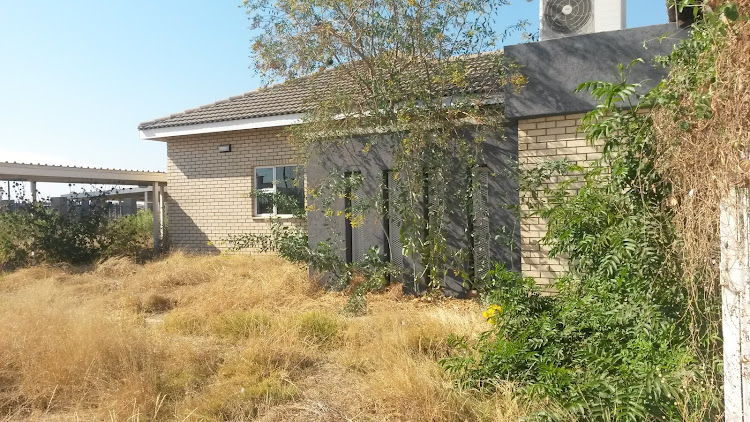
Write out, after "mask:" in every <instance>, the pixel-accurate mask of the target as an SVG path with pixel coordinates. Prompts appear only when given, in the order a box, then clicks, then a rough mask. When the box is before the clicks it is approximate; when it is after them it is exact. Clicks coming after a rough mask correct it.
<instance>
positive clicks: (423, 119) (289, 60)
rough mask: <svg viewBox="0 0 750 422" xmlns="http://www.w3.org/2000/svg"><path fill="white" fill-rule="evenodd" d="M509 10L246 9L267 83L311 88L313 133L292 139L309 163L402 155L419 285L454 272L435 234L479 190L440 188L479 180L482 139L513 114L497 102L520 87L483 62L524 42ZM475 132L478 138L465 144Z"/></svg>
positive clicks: (289, 3) (460, 3)
mask: <svg viewBox="0 0 750 422" xmlns="http://www.w3.org/2000/svg"><path fill="white" fill-rule="evenodd" d="M506 4H508V1H507V0H344V1H341V0H309V1H300V0H274V1H271V0H246V1H245V6H246V7H247V9H248V14H249V15H250V19H251V21H252V22H253V27H254V28H255V29H257V30H258V32H257V34H258V35H257V36H256V37H255V38H254V40H253V41H254V42H253V46H252V49H253V55H254V59H255V62H256V67H257V70H258V72H259V73H260V74H262V75H263V76H264V77H265V78H266V81H267V82H272V81H277V80H290V81H291V82H289V83H295V82H294V81H295V80H296V81H299V80H304V81H305V86H307V87H308V88H309V89H308V90H307V91H305V93H304V99H303V101H304V102H305V107H306V109H307V110H308V112H307V115H306V117H305V119H304V124H303V125H298V126H297V127H294V128H292V129H291V138H292V140H293V142H294V143H295V144H296V145H297V146H298V147H299V150H300V152H301V153H302V156H303V158H309V157H310V156H311V155H314V154H315V153H316V152H319V151H321V149H323V148H325V147H326V145H329V144H331V143H335V142H346V141H347V140H349V139H352V138H355V137H361V136H363V135H367V145H366V147H365V151H363V152H364V153H367V150H368V149H369V148H370V147H373V146H376V145H377V146H378V147H379V148H388V149H389V150H390V151H391V152H392V154H393V156H394V157H395V164H394V168H393V169H392V170H393V171H394V172H395V174H396V175H397V177H398V180H399V183H400V185H401V192H402V194H401V195H399V197H398V198H392V200H391V203H392V205H391V206H393V207H395V208H396V209H398V210H399V212H401V214H402V218H403V226H402V234H401V237H402V239H401V241H402V243H403V244H404V246H405V248H406V250H407V252H410V253H415V254H417V255H419V256H420V257H421V261H422V264H423V265H424V268H425V270H424V272H423V273H421V274H415V278H420V277H421V276H427V277H429V279H431V280H436V279H438V278H439V276H440V274H441V272H443V271H444V264H445V261H446V260H447V259H449V256H450V255H455V254H456V253H458V251H448V250H446V244H445V233H444V228H443V225H442V224H430V222H441V221H444V218H445V213H446V209H447V208H448V207H447V206H446V204H447V203H457V202H453V201H468V200H469V197H470V195H471V181H470V177H469V176H467V177H466V178H465V180H464V183H463V186H462V187H460V188H447V187H446V186H447V185H446V184H445V183H440V181H444V180H449V178H450V177H452V176H455V169H456V168H457V167H456V166H459V167H458V168H460V167H463V168H465V169H466V170H467V174H470V170H471V168H472V166H474V165H476V163H478V162H479V157H480V155H481V148H480V144H481V142H482V139H483V136H482V135H481V132H483V131H493V130H496V129H498V128H499V127H501V126H502V124H503V110H502V108H501V107H499V106H496V105H493V104H494V103H495V102H494V101H493V100H494V99H496V98H497V95H498V94H499V91H500V90H501V89H502V88H503V86H504V85H505V84H506V82H507V79H508V78H511V79H513V81H521V80H522V78H520V77H519V76H515V77H514V76H512V75H513V74H514V73H513V72H512V71H511V67H510V66H509V65H508V63H506V62H505V60H504V59H503V56H502V55H501V54H496V53H495V54H492V53H490V54H483V55H480V56H477V54H479V53H487V52H489V51H493V50H496V49H497V48H498V46H499V43H500V42H501V41H502V40H503V39H504V38H505V37H506V36H507V35H508V33H509V32H510V31H523V30H524V28H525V25H526V22H519V23H518V24H516V25H514V26H512V27H511V28H509V29H506V30H504V31H498V30H497V29H496V27H497V18H498V17H499V9H500V7H501V6H504V5H506ZM477 63H480V64H477ZM478 67H481V69H479V68H478ZM488 75H489V78H488ZM302 78H304V79H302ZM311 81H312V82H311ZM315 81H319V82H321V83H315ZM331 84H335V86H336V87H337V89H335V90H333V89H331ZM310 87H311V88H310ZM479 125H481V129H477V128H478V127H480V126H479ZM470 127H471V128H473V129H472V130H475V131H476V132H475V136H470V137H469V136H467V135H466V130H467V128H470ZM427 177H429V179H430V180H431V181H433V183H432V184H431V186H430V191H429V201H426V200H425V199H424V195H423V193H424V192H425V189H426V179H427ZM420 201H424V202H426V203H425V204H422V205H423V206H424V207H426V208H427V209H428V212H423V210H422V209H421V208H420V206H419V204H418V203H419V202H420Z"/></svg>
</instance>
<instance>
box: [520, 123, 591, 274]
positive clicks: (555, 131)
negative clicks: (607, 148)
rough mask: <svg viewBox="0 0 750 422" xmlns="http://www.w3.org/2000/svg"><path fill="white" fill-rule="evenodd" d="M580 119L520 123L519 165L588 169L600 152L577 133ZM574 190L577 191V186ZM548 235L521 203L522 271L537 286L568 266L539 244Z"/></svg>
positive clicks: (524, 166) (537, 218)
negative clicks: (568, 164)
mask: <svg viewBox="0 0 750 422" xmlns="http://www.w3.org/2000/svg"><path fill="white" fill-rule="evenodd" d="M581 117H583V114H569V115H561V116H553V117H542V118H538V119H529V120H520V121H519V122H518V160H519V164H520V166H521V167H522V168H530V167H534V166H536V165H537V164H539V163H542V162H544V161H548V160H553V159H561V158H567V159H568V160H570V161H573V162H576V163H577V164H579V165H582V166H586V165H587V164H588V163H590V162H591V161H593V160H596V159H598V158H600V157H601V154H600V152H599V150H598V149H597V148H596V147H593V146H591V145H589V144H588V143H587V141H586V137H585V135H584V134H583V133H578V127H579V126H580V124H581V121H580V119H581ZM551 183H553V182H550V184H551ZM571 187H573V188H575V184H573V185H572V186H571ZM546 232H547V224H546V221H544V219H542V218H541V217H539V216H536V215H534V214H533V213H532V211H531V210H529V209H528V207H527V206H526V205H524V204H521V271H522V273H523V274H524V276H529V277H534V278H536V280H537V283H539V284H541V285H545V286H546V285H549V283H551V282H552V281H553V280H554V279H555V277H556V276H557V275H558V274H559V273H560V272H562V271H564V270H565V266H566V265H567V264H566V262H565V260H564V259H551V258H549V255H548V249H547V248H546V247H545V246H543V245H541V244H540V243H539V241H540V240H541V239H542V237H543V236H544V234H545V233H546Z"/></svg>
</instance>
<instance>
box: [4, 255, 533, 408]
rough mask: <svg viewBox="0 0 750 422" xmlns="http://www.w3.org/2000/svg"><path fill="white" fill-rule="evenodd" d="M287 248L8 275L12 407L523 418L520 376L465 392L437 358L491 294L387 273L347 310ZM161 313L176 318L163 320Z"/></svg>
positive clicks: (479, 324)
mask: <svg viewBox="0 0 750 422" xmlns="http://www.w3.org/2000/svg"><path fill="white" fill-rule="evenodd" d="M346 302H347V297H346V296H345V295H344V294H337V293H324V292H322V291H321V290H320V288H319V287H318V286H316V285H315V283H311V282H309V281H308V279H307V274H306V271H305V270H304V269H302V268H299V267H296V266H294V265H290V264H288V263H285V262H283V261H282V260H281V259H279V258H276V257H266V256H262V257H240V256H235V257H218V256H211V257H207V256H190V255H185V254H175V255H172V256H170V257H168V258H165V259H163V260H161V261H158V262H154V263H149V264H146V265H136V264H134V263H132V262H128V261H127V260H113V261H107V262H103V263H100V264H99V265H97V266H94V267H91V268H86V269H75V268H69V267H67V268H66V267H59V268H58V267H35V268H29V269H24V270H21V271H18V272H15V273H12V274H6V275H4V276H2V278H0V415H7V416H5V417H4V419H3V418H0V420H3V421H4V420H22V419H29V420H65V419H75V418H76V417H78V418H79V419H86V420H91V419H99V420H102V419H105V420H123V421H125V420H131V421H132V420H141V421H150V420H154V421H156V420H158V421H162V420H180V421H182V420H185V421H191V420H195V421H202V420H256V419H257V420H264V421H275V420H278V421H282V420H283V421H287V420H290V421H294V420H298V421H315V420H318V421H336V420H342V421H343V420H383V421H384V420H427V421H464V420H499V421H504V420H507V421H511V420H513V421H514V420H517V419H518V418H519V417H522V416H524V415H526V414H527V413H528V412H529V408H528V407H527V406H526V405H524V404H522V403H521V402H519V401H518V400H516V399H515V398H513V394H512V390H511V388H510V387H508V388H507V389H501V390H500V392H499V393H497V394H495V395H494V396H486V395H477V394H476V393H472V392H463V391H458V390H456V389H455V388H454V387H453V384H452V380H451V379H450V378H449V377H448V376H447V375H446V374H445V373H444V372H443V371H442V370H441V368H440V367H439V364H438V361H439V359H440V358H442V357H445V356H446V354H447V353H448V351H449V348H448V344H447V342H446V340H447V338H448V336H449V335H451V334H457V335H469V336H472V335H476V334H477V333H479V332H481V331H482V330H484V329H485V328H487V327H486V323H485V322H484V321H483V320H482V319H481V313H480V310H479V309H478V305H477V304H475V303H472V302H467V301H457V300H447V299H446V300H415V299H412V298H410V297H404V296H403V295H401V293H400V289H399V288H398V287H390V288H387V289H385V290H384V291H383V292H381V293H379V294H377V295H374V296H372V297H371V298H369V307H368V309H369V311H368V314H367V315H365V316H357V317H353V316H348V315H346V314H345V313H344V312H343V309H344V307H345V305H346ZM153 321H157V322H161V321H163V324H162V323H160V324H154V323H153Z"/></svg>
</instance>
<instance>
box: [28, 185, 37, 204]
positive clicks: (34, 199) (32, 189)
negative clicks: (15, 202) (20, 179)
mask: <svg viewBox="0 0 750 422" xmlns="http://www.w3.org/2000/svg"><path fill="white" fill-rule="evenodd" d="M29 184H30V185H31V186H30V188H31V202H36V182H30V183H29Z"/></svg>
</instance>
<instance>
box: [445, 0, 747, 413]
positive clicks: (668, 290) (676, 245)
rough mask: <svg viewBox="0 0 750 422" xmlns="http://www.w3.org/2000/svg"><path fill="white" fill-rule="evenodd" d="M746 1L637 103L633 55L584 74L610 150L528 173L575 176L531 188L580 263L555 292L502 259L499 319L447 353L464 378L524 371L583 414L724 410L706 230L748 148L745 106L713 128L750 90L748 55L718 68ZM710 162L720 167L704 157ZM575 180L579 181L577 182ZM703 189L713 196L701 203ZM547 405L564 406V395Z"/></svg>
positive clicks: (467, 381) (528, 391)
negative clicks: (617, 65) (605, 77)
mask: <svg viewBox="0 0 750 422" xmlns="http://www.w3.org/2000/svg"><path fill="white" fill-rule="evenodd" d="M690 3H691V2H685V4H683V6H686V5H687V6H686V7H690ZM740 12H742V16H747V15H746V13H747V12H748V10H747V2H744V3H743V4H742V5H741V6H740V9H739V10H738V9H737V6H736V5H734V4H723V5H721V6H717V7H716V8H715V9H714V10H713V11H711V10H703V12H702V15H703V19H702V20H700V21H699V22H698V23H696V24H695V25H694V28H693V32H692V34H691V36H690V37H689V38H688V39H687V40H686V41H684V42H682V43H681V44H680V46H679V47H678V48H677V49H676V50H675V51H674V53H673V54H671V55H670V56H669V57H665V58H663V59H662V62H663V63H664V64H666V65H668V66H669V69H670V78H669V80H667V81H664V82H662V83H661V84H660V85H659V86H658V87H657V88H655V89H654V90H652V91H651V92H649V93H648V94H646V95H645V96H644V97H642V98H640V102H639V104H638V105H637V106H634V105H633V104H632V103H631V102H630V101H631V100H632V99H633V95H634V93H635V88H636V87H637V85H634V84H630V83H628V82H627V80H626V76H627V68H624V67H623V68H621V75H622V80H621V81H620V82H619V83H599V82H595V83H587V84H583V85H582V86H581V87H580V89H581V90H589V91H591V92H592V93H593V95H594V96H595V97H596V98H597V99H598V100H600V101H601V102H602V105H601V106H600V107H598V108H597V109H596V110H594V111H592V112H591V113H589V114H588V115H587V116H586V117H585V118H584V123H583V126H582V130H584V131H585V133H586V135H587V139H588V140H589V141H590V142H591V143H592V144H593V143H595V142H603V158H602V160H601V161H600V162H598V163H595V164H594V165H593V166H592V167H591V168H589V169H585V170H583V169H580V168H578V167H572V166H568V165H566V164H565V163H548V164H545V165H544V166H542V167H541V168H539V169H536V170H535V171H533V172H531V177H530V180H531V181H532V182H533V181H534V180H537V181H540V180H545V179H546V177H547V176H550V175H559V176H563V177H562V178H563V179H564V180H565V181H564V182H563V183H561V184H560V185H559V188H558V189H555V190H551V191H547V192H543V193H544V195H530V199H532V202H533V204H534V205H535V206H536V207H537V209H538V210H539V213H540V215H541V216H542V217H544V218H546V219H547V220H548V232H547V235H546V237H545V242H546V243H547V245H548V246H549V247H550V248H551V252H550V255H551V256H553V257H554V256H566V257H567V258H568V261H569V263H570V272H569V273H568V274H567V275H566V276H565V277H562V278H560V279H559V280H558V281H557V283H556V285H555V287H556V289H557V292H558V293H557V294H556V295H555V296H552V297H545V296H543V295H541V294H540V291H539V289H538V287H536V285H535V284H534V282H533V280H531V279H522V278H521V277H520V276H518V275H517V274H512V273H509V272H507V271H505V270H504V269H502V268H496V269H495V271H493V272H492V273H491V274H490V276H489V279H488V280H487V284H486V285H485V291H484V293H483V298H484V300H485V301H486V302H487V304H488V305H490V304H491V305H494V306H495V307H494V308H492V309H493V310H494V311H493V312H491V314H492V315H491V318H492V322H493V323H494V324H495V328H494V329H493V330H491V331H489V332H487V333H485V334H484V335H483V336H481V337H480V338H479V340H478V341H469V340H466V339H456V340H455V341H454V344H455V345H456V346H457V351H456V354H455V355H454V356H453V357H451V358H449V359H446V360H444V362H443V365H444V367H446V368H447V369H448V370H449V371H451V372H453V373H456V374H458V375H460V376H461V377H462V382H461V385H464V386H471V387H475V388H479V389H480V390H484V391H488V390H489V391H491V390H492V388H493V386H494V384H495V383H496V382H498V381H500V380H503V381H508V380H510V381H515V382H518V383H520V384H521V385H522V389H521V391H522V393H523V394H524V395H526V396H527V397H529V398H531V399H539V398H547V399H550V400H552V402H553V403H556V404H558V405H559V406H560V407H559V409H564V410H565V411H567V412H568V413H566V414H565V415H564V416H563V418H565V417H569V414H573V415H575V417H576V419H577V420H639V421H640V420H693V421H703V420H721V419H722V389H721V362H722V361H721V341H720V332H719V326H718V321H719V318H720V315H721V311H720V297H718V295H717V292H718V290H717V282H718V277H717V274H716V270H715V266H714V265H715V264H714V262H715V261H712V259H715V258H716V255H715V252H713V251H715V250H716V249H715V248H716V247H717V245H713V244H711V245H709V244H707V243H706V242H707V241H708V242H715V241H716V239H717V235H718V229H717V224H718V203H719V199H720V197H721V195H723V194H725V193H726V192H727V191H728V188H729V187H733V186H736V185H733V183H736V181H737V178H735V177H727V176H726V173H725V170H726V169H729V170H730V171H729V173H730V174H732V175H736V174H737V172H736V171H735V170H733V167H731V166H729V167H724V163H725V162H726V161H727V160H730V161H734V160H738V159H742V157H743V155H742V151H743V150H744V147H742V145H744V144H743V143H742V142H743V141H742V139H743V138H742V136H744V135H742V136H741V135H740V133H741V132H742V131H741V130H740V128H742V127H744V128H746V125H747V120H746V119H745V120H744V121H737V120H735V121H733V122H732V123H730V124H729V125H728V130H727V131H724V130H721V131H720V133H718V134H717V133H716V132H713V131H712V130H711V128H713V129H718V127H719V126H721V125H722V123H721V122H722V121H723V120H721V118H718V117H717V114H716V112H717V111H718V110H719V109H720V108H721V107H724V106H728V103H727V102H726V97H725V96H729V97H734V96H736V95H738V94H741V92H736V91H734V90H733V89H735V88H739V89H740V91H742V90H743V89H745V91H744V92H747V91H746V88H744V87H743V86H738V85H737V84H736V81H737V80H738V79H737V78H738V77H739V76H738V75H742V74H747V62H746V61H744V62H742V61H741V60H740V61H737V60H736V59H732V60H733V62H734V63H735V64H736V65H737V66H738V67H739V68H735V70H736V71H737V72H738V73H737V74H727V73H724V75H725V77H726V78H728V79H722V78H719V77H718V76H719V75H718V73H717V64H718V63H719V62H717V58H719V57H723V55H724V54H726V49H727V48H728V46H731V45H732V44H733V42H734V41H735V37H738V36H739V33H740V32H741V31H744V33H745V34H746V33H747V32H746V31H747V23H746V21H745V20H744V19H745V18H742V20H738V19H739V18H740V16H741V15H740ZM696 14H697V13H696ZM734 48H736V46H735V47H734ZM735 52H736V51H735ZM741 63H742V64H741ZM742 66H744V67H742ZM718 69H721V68H720V67H719V68H718ZM727 81H735V82H732V83H730V84H729V86H727V85H726V84H727ZM743 98H744V97H743ZM742 101H744V103H743V104H744V107H745V108H744V109H743V110H744V111H742V112H741V113H745V115H746V113H747V102H746V100H742ZM732 110H733V111H734V112H735V114H734V116H735V118H736V117H737V114H736V113H738V112H740V111H739V110H738V109H737V108H735V107H734V105H733V106H732ZM707 129H708V130H707ZM678 133H679V134H680V135H676V134H678ZM712 135H720V136H716V137H711V136H712ZM698 138H699V140H698ZM730 141H731V142H732V143H730ZM737 143H739V147H738V146H737V145H738V144H737ZM698 144H700V145H698ZM698 150H700V151H701V153H700V154H698V155H695V154H696V152H698ZM675 157H679V158H680V160H679V162H675V161H674V159H675ZM730 157H731V158H730ZM706 160H708V161H706ZM718 162H721V163H722V164H721V165H719V164H718ZM711 163H714V164H716V165H717V166H720V167H721V169H716V170H713V171H710V172H708V173H707V174H706V173H703V172H701V171H700V170H698V169H697V168H696V166H695V165H696V164H698V165H699V166H703V165H710V164H711ZM577 172H579V173H578V174H580V176H579V177H578V178H577V179H574V178H573V175H575V174H576V173H577ZM717 174H721V176H720V177H716V176H717ZM573 180H581V181H583V182H584V184H583V187H581V188H580V189H578V190H576V191H571V189H570V183H571V181H573ZM688 188H689V190H688ZM698 188H700V189H701V191H702V192H703V193H702V195H703V197H704V198H708V197H710V198H711V200H709V201H708V202H704V203H702V204H701V205H697V203H696V201H697V200H695V199H693V196H694V194H695V190H694V189H698ZM716 188H719V189H717V190H716V191H714V190H713V189H716ZM696 211H698V212H696ZM699 226H700V227H699ZM700 236H704V237H700ZM696 244H697V245H699V246H700V247H696ZM701 247H704V248H705V249H701ZM711 254H714V255H713V256H712V255H711ZM695 258H699V259H697V260H696V259H695ZM537 416H538V417H540V418H543V419H544V418H551V419H560V418H561V416H560V415H558V414H557V413H556V412H555V411H554V409H553V410H546V411H544V412H541V413H539V414H538V415H537Z"/></svg>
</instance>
